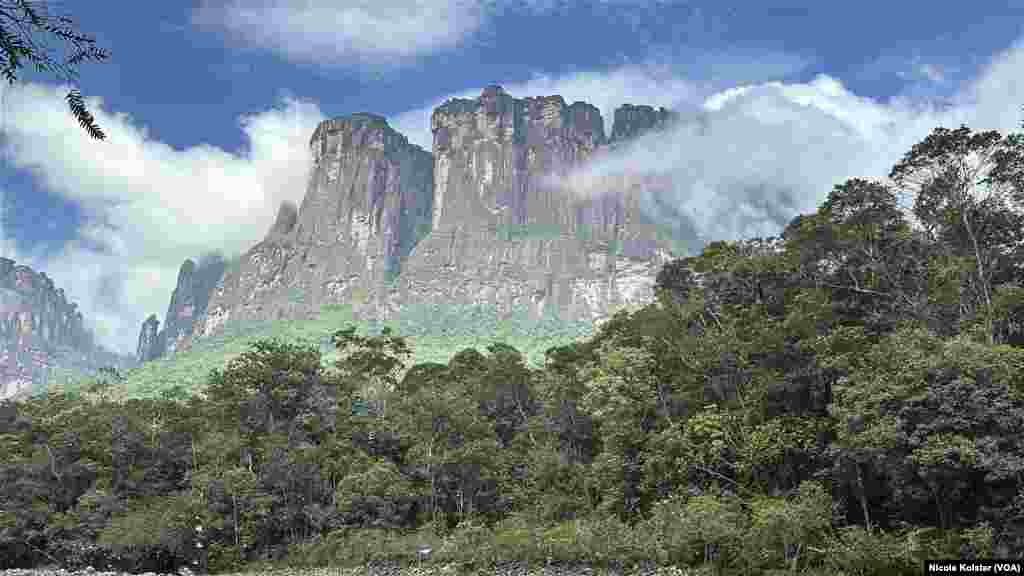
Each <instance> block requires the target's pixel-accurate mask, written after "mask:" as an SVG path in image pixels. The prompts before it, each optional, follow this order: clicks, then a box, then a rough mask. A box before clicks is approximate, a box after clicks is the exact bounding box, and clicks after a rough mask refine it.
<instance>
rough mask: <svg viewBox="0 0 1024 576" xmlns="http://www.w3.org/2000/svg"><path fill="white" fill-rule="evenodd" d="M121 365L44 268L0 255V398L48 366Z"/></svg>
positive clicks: (37, 378) (34, 382)
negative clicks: (27, 264) (42, 269)
mask: <svg viewBox="0 0 1024 576" xmlns="http://www.w3.org/2000/svg"><path fill="white" fill-rule="evenodd" d="M127 365H128V364H127V359H125V358H121V357H118V356H116V355H114V354H112V353H110V352H108V351H105V350H103V349H102V348H100V347H98V346H96V344H95V342H94V339H93V336H92V334H91V333H90V332H89V331H88V330H86V329H85V327H84V325H83V318H82V313H81V312H79V311H78V309H77V305H76V304H74V303H73V302H68V301H67V299H66V298H65V296H64V290H63V289H62V288H56V287H55V286H54V283H53V280H51V279H50V278H49V277H47V276H46V274H44V273H41V272H36V271H34V270H32V269H31V268H29V267H28V266H22V265H18V264H16V263H15V262H14V261H13V260H9V259H7V258H0V399H4V398H12V397H15V396H19V395H21V394H23V393H25V392H28V391H30V390H31V389H33V388H34V387H36V386H39V385H42V384H43V383H45V382H46V380H47V378H48V377H49V374H50V371H51V370H52V369H54V368H58V367H60V368H70V369H78V370H94V369H96V368H100V367H103V366H114V367H117V368H123V367H126V366H127Z"/></svg>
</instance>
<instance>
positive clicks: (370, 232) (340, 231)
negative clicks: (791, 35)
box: [197, 114, 433, 337]
mask: <svg viewBox="0 0 1024 576" xmlns="http://www.w3.org/2000/svg"><path fill="white" fill-rule="evenodd" d="M310 147H311V148H312V152H313V158H314V166H313V170H312V173H311V175H310V178H309V182H308V185H307V188H306V194H305V197H304V199H303V201H302V205H301V206H300V207H299V208H298V209H296V207H295V206H294V205H290V204H287V203H286V204H284V205H282V206H281V208H280V210H279V212H278V215H277V218H276V220H275V223H274V225H273V227H272V228H271V230H270V231H269V232H268V234H267V236H266V238H265V239H264V240H263V242H261V243H259V244H257V245H256V246H255V247H253V248H252V249H251V250H249V251H248V252H247V253H246V254H244V255H243V256H242V258H241V260H240V263H239V265H238V266H237V267H235V268H232V269H231V270H228V272H227V273H225V275H224V278H223V279H222V281H221V282H219V283H218V284H217V286H216V288H215V289H214V290H213V294H212V295H211V298H210V305H209V308H208V309H207V310H206V314H205V315H204V316H203V318H202V320H201V322H200V323H199V324H198V325H197V336H199V337H202V336H206V335H209V334H213V333H215V332H217V331H218V330H219V329H220V327H221V326H223V325H224V323H225V322H227V321H229V320H232V321H235V320H274V319H282V318H305V317H308V316H310V315H314V314H316V312H317V311H318V310H319V309H320V307H321V306H323V305H325V304H331V303H345V302H353V303H354V304H356V305H357V306H360V305H363V304H366V303H368V302H371V301H375V300H378V299H380V298H381V297H382V295H383V290H384V287H385V286H386V285H387V284H388V283H389V282H390V281H391V280H393V279H394V278H396V277H397V276H398V275H399V274H400V272H401V270H402V263H403V261H404V259H405V258H406V256H407V255H408V254H409V252H410V251H411V250H412V248H413V246H415V245H416V244H417V242H418V240H419V239H420V238H422V237H423V235H424V234H426V232H427V231H428V230H429V228H430V217H431V202H432V198H431V182H432V179H433V178H432V173H433V166H432V162H431V155H430V153H428V152H426V151H425V150H423V149H422V148H420V147H418V146H415V145H413V144H410V143H409V141H408V140H407V139H406V138H405V137H404V136H402V135H401V134H399V133H398V132H396V131H395V130H394V129H392V128H391V127H390V126H389V125H388V124H387V122H386V121H385V120H384V118H382V117H380V116H376V115H372V114H354V115H352V116H349V117H346V118H342V119H336V120H329V121H326V122H323V123H321V124H320V126H318V127H317V129H316V131H315V133H314V134H313V137H312V139H311V140H310Z"/></svg>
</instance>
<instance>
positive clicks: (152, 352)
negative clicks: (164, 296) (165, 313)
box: [135, 314, 164, 364]
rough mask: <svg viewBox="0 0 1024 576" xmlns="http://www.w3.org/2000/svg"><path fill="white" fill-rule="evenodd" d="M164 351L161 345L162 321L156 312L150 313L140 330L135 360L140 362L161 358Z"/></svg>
mask: <svg viewBox="0 0 1024 576" xmlns="http://www.w3.org/2000/svg"><path fill="white" fill-rule="evenodd" d="M163 353H164V351H163V349H162V348H161V346H160V321H159V320H157V318H156V314H150V315H149V318H146V321H145V322H143V323H142V329H141V330H139V345H138V346H137V347H136V349H135V360H136V361H137V362H139V363H140V364H141V363H143V362H149V361H150V360H154V359H156V358H159V357H160V356H162V355H163Z"/></svg>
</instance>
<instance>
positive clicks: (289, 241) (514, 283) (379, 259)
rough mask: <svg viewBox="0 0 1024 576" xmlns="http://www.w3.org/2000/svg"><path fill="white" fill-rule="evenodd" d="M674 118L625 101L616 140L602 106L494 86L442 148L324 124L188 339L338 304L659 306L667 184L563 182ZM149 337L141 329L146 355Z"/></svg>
mask: <svg viewBox="0 0 1024 576" xmlns="http://www.w3.org/2000/svg"><path fill="white" fill-rule="evenodd" d="M671 119H672V115H671V113H670V112H668V111H666V110H664V109H660V110H655V109H654V108H651V107H649V106H630V105H627V106H623V107H622V108H620V109H619V110H617V111H616V112H615V122H614V127H613V130H612V137H611V138H610V139H609V138H606V136H605V133H604V123H603V119H602V118H601V114H600V112H599V111H598V109H597V108H595V107H594V106H591V105H589V104H586V103H583V102H576V103H573V104H567V103H566V102H565V101H564V100H563V99H562V97H560V96H547V97H538V98H524V99H516V98H513V97H512V96H510V95H509V94H507V93H506V92H505V91H504V90H502V89H501V88H500V87H498V86H491V87H488V88H487V89H485V90H484V91H483V93H482V94H481V95H480V97H479V98H476V99H472V100H467V99H453V100H450V101H448V102H446V103H445V104H443V105H442V106H440V107H439V108H437V109H436V110H435V111H434V114H433V116H432V118H431V128H432V131H433V137H434V141H433V154H431V153H428V152H426V151H425V150H423V149H421V148H419V147H417V146H415V145H412V144H410V143H409V142H408V140H407V139H406V138H405V137H404V136H402V135H401V134H398V133H397V132H395V131H394V130H393V129H392V128H391V127H390V126H388V124H387V122H386V121H385V120H384V118H382V117H380V116H376V115H373V114H366V113H361V114H354V115H351V116H348V117H344V118H339V119H334V120H329V121H326V122H323V123H321V124H320V126H318V127H317V129H316V131H315V132H314V134H313V137H312V139H311V141H310V146H311V149H312V153H313V158H314V166H313V169H312V172H311V174H310V176H309V180H308V183H307V187H306V192H305V197H304V199H303V201H302V205H301V206H299V207H295V206H294V205H291V204H285V205H282V207H281V209H280V211H279V213H278V215H277V218H276V220H275V222H274V224H273V226H272V227H271V229H270V231H269V232H268V233H267V235H266V237H265V239H264V240H263V241H262V242H260V243H259V244H257V245H256V246H254V247H253V248H252V249H250V250H249V251H248V252H246V253H245V254H244V255H243V256H242V257H241V259H240V260H239V262H238V265H237V266H233V267H231V268H230V269H228V270H227V271H226V272H225V273H224V275H223V277H222V278H221V279H220V281H219V282H217V283H216V286H215V287H214V288H213V290H212V293H211V294H210V296H209V305H208V306H207V307H206V309H205V311H204V312H202V313H199V312H195V311H194V313H193V318H195V319H196V321H195V328H194V330H193V331H192V336H191V338H201V337H204V336H208V335H212V334H215V333H217V332H219V331H220V330H221V329H222V327H223V326H224V324H225V323H226V322H229V321H239V320H273V319H283V318H290V319H301V318H305V317H309V316H312V315H314V314H316V313H317V311H318V310H319V309H320V307H321V306H323V305H325V304H333V303H337V304H345V303H351V304H353V305H354V307H355V308H356V309H357V310H358V311H361V312H363V313H365V314H371V315H385V316H386V315H388V314H392V313H395V312H396V311H398V310H401V309H402V308H404V307H407V306H410V305H417V304H427V305H430V304H435V305H452V304H485V305H495V306H498V307H499V308H500V309H502V310H512V309H513V308H516V307H528V308H529V309H531V310H532V311H533V312H534V313H536V314H541V313H547V312H552V313H556V314H558V315H561V316H563V317H567V318H573V317H574V318H579V317H586V318H591V319H595V320H599V319H601V318H602V317H604V316H607V315H609V314H610V313H611V312H613V311H614V310H615V309H616V308H618V307H620V306H624V305H629V304H640V303H643V302H647V301H649V300H650V299H651V298H652V294H651V287H652V285H653V280H654V277H655V275H656V273H657V271H658V270H659V269H660V267H661V265H662V264H663V263H664V262H666V261H667V260H668V259H669V258H670V257H671V255H670V253H669V250H668V245H667V243H666V242H663V241H662V240H661V239H660V237H659V234H658V233H657V230H656V229H655V227H654V225H653V223H652V222H649V221H648V220H647V219H646V218H645V217H644V214H643V213H642V211H641V210H640V204H639V198H640V195H641V194H643V193H644V192H645V190H644V188H645V187H649V186H653V185H657V184H658V183H657V182H656V181H654V180H650V181H631V182H622V183H619V184H617V185H614V186H612V188H614V190H613V192H614V193H612V194H602V195H598V196H595V197H591V198H579V197H575V196H573V195H571V194H569V193H567V192H566V191H564V190H562V189H560V187H559V186H558V180H557V176H558V175H561V174H565V173H567V172H568V171H569V170H571V169H572V168H575V167H578V166H580V165H581V164H582V163H584V162H587V161H588V160H590V159H593V158H595V157H597V156H599V155H600V154H603V153H607V152H608V151H610V150H611V149H613V148H614V147H615V146H617V145H619V144H622V143H624V142H627V141H629V140H630V139H633V138H636V137H637V136H639V135H641V134H643V133H644V132H646V131H648V130H652V129H658V128H660V127H663V126H665V125H666V124H667V123H668V122H669V121H671ZM553 175H554V176H555V177H556V178H552V176H553ZM180 284H181V282H180V278H179V287H180ZM177 293H178V291H177V290H176V291H175V294H177ZM174 307H175V305H174V303H173V302H172V308H174ZM168 317H169V318H170V317H171V314H170V313H169V314H168ZM179 317H181V316H180V315H179ZM182 318H183V317H182ZM154 320H155V319H154ZM182 322H183V324H181V325H182V326H184V325H186V324H189V323H188V321H187V320H186V319H182ZM152 330H153V328H152V326H151V325H150V326H149V327H148V328H147V326H144V327H143V330H142V334H141V335H140V351H141V350H142V348H143V345H142V344H143V340H144V337H145V338H149V336H148V335H150V334H151V333H152ZM165 330H166V328H165ZM184 332H187V330H186V331H180V330H179V331H177V332H176V333H179V334H180V333H184ZM147 341H148V340H147ZM190 341H191V340H190V337H188V336H185V337H182V338H181V339H179V340H178V347H187V346H188V345H189V343H190ZM141 355H142V354H141V352H140V358H141Z"/></svg>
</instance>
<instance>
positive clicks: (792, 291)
mask: <svg viewBox="0 0 1024 576" xmlns="http://www.w3.org/2000/svg"><path fill="white" fill-rule="evenodd" d="M1022 240H1024V135H1020V134H1010V135H1002V134H999V133H996V132H974V131H972V130H970V129H969V128H966V127H963V128H960V129H955V130H951V129H936V130H934V131H933V132H932V133H931V134H930V135H929V136H928V137H927V138H926V139H924V140H923V141H922V142H920V143H919V144H917V145H915V146H914V147H913V148H912V150H910V151H909V152H908V153H907V154H906V155H905V156H904V157H903V158H902V159H901V160H900V161H899V162H898V163H897V164H896V166H895V167H894V168H893V169H892V172H891V174H890V175H889V178H888V179H887V180H886V181H885V182H875V181H868V180H863V179H851V180H848V181H846V182H844V183H842V184H839V185H837V186H835V188H834V189H833V190H832V191H831V192H830V193H829V194H828V197H827V199H826V200H825V201H824V203H822V204H821V205H820V207H819V208H818V210H817V212H815V213H813V214H805V215H801V216H799V217H797V218H795V219H793V220H792V222H791V223H790V224H789V225H788V226H787V227H786V228H785V230H784V231H783V232H782V233H781V235H780V236H779V237H777V238H769V239H754V240H742V241H718V242H713V243H710V244H708V245H707V246H705V247H704V248H703V251H702V252H701V253H700V254H699V255H696V256H692V257H688V258H684V259H680V260H676V261H673V262H671V263H670V264H668V265H666V266H665V267H664V269H663V270H662V271H661V273H660V274H659V276H658V279H657V284H656V286H657V302H655V303H653V304H651V305H649V306H647V307H645V308H642V309H640V310H634V311H631V312H623V313H620V314H618V315H616V316H615V317H614V318H612V319H611V320H609V321H607V322H605V323H603V324H602V325H601V326H600V328H599V329H598V330H597V331H596V332H595V333H594V335H593V336H590V337H588V338H586V339H583V340H580V341H577V342H575V343H573V344H571V345H567V346H558V347H554V348H551V349H549V350H548V351H547V353H546V355H545V356H546V358H545V359H546V361H545V363H544V365H543V366H542V367H534V366H532V365H530V364H529V363H527V362H526V361H525V359H524V356H523V354H522V353H521V352H519V351H517V350H516V349H515V348H513V347H511V346H509V345H506V344H502V343H494V344H492V345H490V346H488V347H487V348H486V349H485V350H482V351H481V350H476V349H465V350H462V351H461V352H458V353H457V354H455V355H454V356H453V357H451V359H450V360H449V361H448V362H447V363H439V362H430V363H419V364H416V365H412V366H409V365H408V364H409V363H410V362H409V358H410V357H411V355H412V351H411V349H410V347H409V345H408V343H407V341H406V340H405V339H404V338H403V337H402V335H400V334H395V333H391V332H389V331H383V332H381V333H377V334H372V335H368V334H364V333H360V332H359V331H357V330H356V329H355V328H354V327H344V326H339V327H337V331H336V332H335V333H334V335H333V342H334V344H335V345H336V347H337V352H338V359H337V361H336V362H335V363H334V366H333V367H332V368H328V369H325V368H324V367H323V365H322V363H321V358H320V354H321V351H320V350H319V349H318V348H317V347H315V346H305V345H299V344H295V343H290V342H288V341H284V340H264V341H260V342H258V343H256V344H255V345H253V346H252V347H251V349H249V350H247V351H246V352H244V353H243V354H241V355H239V356H238V357H235V358H233V359H232V360H231V361H230V362H228V363H227V365H226V366H225V367H224V368H223V369H219V370H214V371H212V372H211V373H210V375H209V378H208V380H207V382H206V383H205V386H203V387H202V388H201V389H195V390H184V393H182V392H183V391H182V390H181V389H179V390H178V391H177V393H174V392H167V393H165V394H164V396H163V397H162V398H145V399H138V398H136V399H127V400H121V399H116V397H117V396H118V395H117V394H115V391H116V390H117V387H118V386H119V375H118V374H117V373H116V372H113V371H108V372H106V373H105V374H104V375H103V377H101V378H98V379H96V380H95V381H93V382H92V383H91V384H90V385H89V386H86V387H83V388H82V389H80V390H76V391H70V390H64V391H61V390H55V391H52V392H51V393H50V394H47V395H41V396H36V397H33V398H31V399H27V400H24V401H21V402H18V403H12V402H7V403H5V404H3V405H2V407H0V558H2V562H3V563H4V564H5V566H4V567H16V566H33V565H43V564H50V565H52V564H63V565H65V566H68V567H79V566H85V565H92V566H95V567H106V566H111V567H114V566H116V567H118V568H120V569H122V570H134V571H141V570H170V569H173V568H176V567H178V566H181V565H190V564H191V563H192V562H193V561H196V560H198V559H200V557H201V559H202V561H203V562H205V563H206V564H207V568H208V569H209V570H210V571H211V572H220V571H228V570H239V569H246V568H251V567H252V566H254V565H256V564H254V563H259V562H264V563H265V562H273V563H275V564H287V565H290V566H315V565H331V566H337V565H356V564H360V563H365V562H366V561H368V560H370V559H372V558H390V559H393V560H398V561H410V562H412V561H416V560H418V558H417V550H418V548H419V547H420V546H429V547H430V548H431V549H432V555H431V558H430V560H429V561H430V562H439V561H444V562H457V563H460V564H461V565H464V566H473V567H476V568H481V567H486V566H488V565H489V563H491V562H493V561H496V560H501V559H510V558H515V559H525V560H529V561H531V562H538V563H543V562H548V561H585V562H590V563H593V564H597V565H600V564H607V563H622V564H625V565H628V564H631V563H633V562H639V561H644V560H648V561H649V560H653V561H656V562H658V563H659V564H663V565H674V566H678V567H681V568H692V569H694V570H695V571H696V572H701V573H703V572H707V573H712V572H714V573H722V574H763V573H770V572H771V571H778V572H779V573H782V572H787V573H789V572H791V573H807V574H830V575H834V574H915V573H920V571H921V566H922V560H923V559H926V558H932V559H935V558H955V559H969V558H991V557H996V558H1007V557H1020V556H1021V555H1022V553H1024V479H1022V472H1024V243H1022ZM197 522H198V523H199V524H200V525H202V526H203V527H204V530H203V531H202V532H197V531H196V530H195V526H196V523H197ZM197 539H201V542H198V543H200V544H202V545H203V547H202V548H199V547H197V546H196V544H197Z"/></svg>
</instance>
